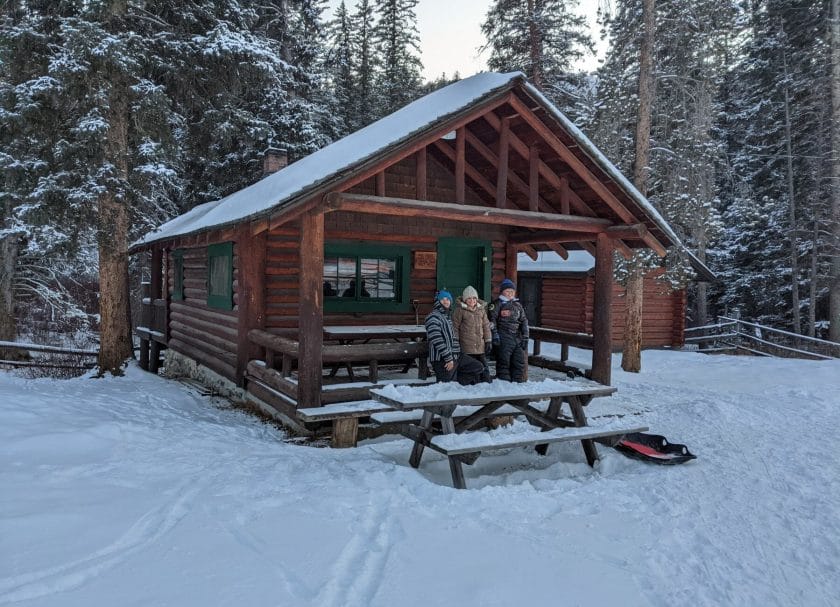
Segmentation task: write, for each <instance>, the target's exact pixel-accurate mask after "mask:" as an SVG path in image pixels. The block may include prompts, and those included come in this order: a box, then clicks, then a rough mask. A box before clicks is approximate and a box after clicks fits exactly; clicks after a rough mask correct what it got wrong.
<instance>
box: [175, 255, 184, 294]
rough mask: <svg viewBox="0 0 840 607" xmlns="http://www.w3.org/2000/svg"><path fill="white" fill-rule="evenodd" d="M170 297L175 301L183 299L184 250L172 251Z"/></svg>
mask: <svg viewBox="0 0 840 607" xmlns="http://www.w3.org/2000/svg"><path fill="white" fill-rule="evenodd" d="M172 273H173V277H172V282H173V285H172V299H173V300H175V301H183V300H184V250H183V249H175V250H174V251H172Z"/></svg>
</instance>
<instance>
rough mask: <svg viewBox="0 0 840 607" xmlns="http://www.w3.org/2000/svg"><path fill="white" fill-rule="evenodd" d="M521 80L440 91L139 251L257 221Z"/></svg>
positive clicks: (184, 218) (150, 237) (491, 77)
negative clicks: (209, 230) (193, 234)
mask: <svg viewBox="0 0 840 607" xmlns="http://www.w3.org/2000/svg"><path fill="white" fill-rule="evenodd" d="M517 78H524V75H523V74H522V73H521V72H511V73H507V74H498V73H493V72H488V73H484V74H477V75H476V76H472V77H471V78H466V79H464V80H461V81H459V82H456V83H455V84H451V85H449V86H447V87H444V88H442V89H439V90H437V91H435V92H433V93H430V94H429V95H426V96H425V97H422V98H421V99H419V100H417V101H415V102H413V103H410V104H409V105H407V106H405V107H404V108H402V109H401V110H398V111H396V112H394V113H393V114H390V115H389V116H386V117H385V118H383V119H381V120H378V121H376V122H374V123H373V124H371V125H368V126H367V127H365V128H363V129H361V130H359V131H356V132H355V133H352V134H351V135H348V136H347V137H344V138H343V139H339V140H338V141H336V142H335V143H333V144H331V145H328V146H326V147H324V148H322V149H320V150H318V151H317V152H314V153H312V154H310V155H309V156H306V157H304V158H301V159H300V160H298V161H297V162H293V163H292V164H290V165H289V166H287V167H286V168H285V169H283V170H281V171H278V172H277V173H274V174H273V175H269V176H268V177H266V178H264V179H261V180H260V181H258V182H256V183H255V184H253V185H250V186H248V187H247V188H244V189H242V190H239V191H238V192H235V193H233V194H231V195H230V196H227V197H226V198H223V199H221V200H217V201H214V202H208V203H205V204H202V205H199V206H197V207H195V208H194V209H192V210H191V211H188V212H187V213H184V214H183V215H180V216H178V217H176V218H175V219H173V220H171V221H169V222H167V223H165V224H163V225H162V226H160V227H159V228H158V229H157V230H155V231H153V232H149V233H148V234H146V235H145V236H144V237H143V238H142V239H140V240H139V241H137V242H136V243H134V245H133V246H137V245H141V244H144V243H150V242H154V241H156V240H161V239H164V238H171V237H172V236H178V235H182V234H188V233H191V232H195V231H199V230H203V229H207V228H210V227H215V226H221V225H225V224H229V223H233V222H236V221H239V220H242V219H245V218H248V217H253V216H257V215H259V214H260V213H262V212H265V211H267V210H268V209H271V208H273V207H275V206H277V205H278V204H280V203H283V202H285V201H288V200H289V199H291V198H293V197H294V196H296V195H298V194H301V193H302V192H304V190H306V189H308V188H310V187H312V186H314V185H316V184H320V183H322V182H324V181H326V180H327V179H329V178H331V177H334V176H335V175H337V174H340V173H342V172H343V171H346V170H348V169H350V168H351V167H353V166H355V165H357V164H360V163H362V162H364V161H365V160H367V159H369V158H371V157H373V156H374V155H375V154H377V153H378V152H381V151H382V150H384V149H386V148H389V147H391V146H394V145H396V144H398V143H399V142H401V141H404V140H406V139H408V138H410V137H411V136H412V135H415V134H417V133H419V132H421V131H423V130H424V129H426V128H428V127H429V126H430V125H432V124H433V123H435V122H437V121H439V120H441V119H442V118H445V117H446V116H449V115H452V114H455V113H457V112H459V111H461V110H463V109H464V108H466V107H469V106H470V105H471V104H472V103H474V102H475V101H478V100H480V99H482V98H484V97H486V96H488V95H490V94H492V93H493V92H494V91H496V90H498V89H500V88H503V87H505V86H507V85H508V84H509V83H510V82H511V81H512V80H514V79H517Z"/></svg>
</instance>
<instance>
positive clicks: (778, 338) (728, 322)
mask: <svg viewBox="0 0 840 607" xmlns="http://www.w3.org/2000/svg"><path fill="white" fill-rule="evenodd" d="M685 343H686V344H696V345H697V346H698V348H699V351H700V352H706V353H713V352H747V353H750V354H755V355H756V356H776V357H785V358H806V359H811V360H830V359H833V358H840V343H837V342H833V341H828V340H825V339H817V338H815V337H808V336H806V335H797V334H796V333H791V332H789V331H783V330H782V329H775V328H773V327H768V326H765V325H760V324H758V323H754V322H748V321H746V320H741V319H738V318H730V317H728V316H719V317H718V321H717V322H716V323H714V324H710V325H704V326H702V327H690V328H687V329H686V330H685Z"/></svg>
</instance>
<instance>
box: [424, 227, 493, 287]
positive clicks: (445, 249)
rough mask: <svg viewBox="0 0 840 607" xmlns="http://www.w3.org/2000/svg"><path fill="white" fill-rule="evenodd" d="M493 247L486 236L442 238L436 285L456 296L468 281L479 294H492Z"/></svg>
mask: <svg viewBox="0 0 840 607" xmlns="http://www.w3.org/2000/svg"><path fill="white" fill-rule="evenodd" d="M492 260H493V247H492V245H491V244H490V242H489V241H487V240H466V239H462V238H441V239H440V240H439V241H438V253H437V288H438V290H440V289H446V290H447V291H449V292H450V293H452V297H454V298H455V299H457V298H458V297H460V296H461V293H462V292H463V290H464V288H465V287H466V286H467V285H472V286H474V287H475V289H476V290H477V291H478V296H479V297H480V298H481V299H483V300H485V301H487V300H488V299H489V298H490V271H491V269H492V268H491V266H492Z"/></svg>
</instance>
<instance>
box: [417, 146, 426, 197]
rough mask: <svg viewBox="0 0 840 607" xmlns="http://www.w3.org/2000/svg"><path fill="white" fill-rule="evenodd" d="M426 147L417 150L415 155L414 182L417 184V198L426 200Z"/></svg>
mask: <svg viewBox="0 0 840 607" xmlns="http://www.w3.org/2000/svg"><path fill="white" fill-rule="evenodd" d="M426 153H427V151H426V148H423V149H420V150H417V154H416V157H415V161H416V164H415V168H416V171H415V176H414V177H415V182H416V186H417V200H426V198H428V197H429V196H428V193H427V192H428V183H429V181H428V176H427V174H426V173H427V170H426Z"/></svg>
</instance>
